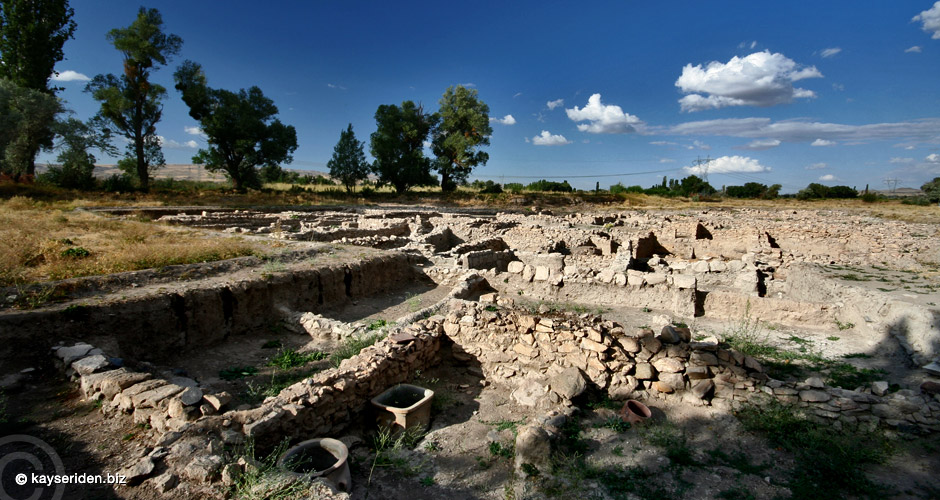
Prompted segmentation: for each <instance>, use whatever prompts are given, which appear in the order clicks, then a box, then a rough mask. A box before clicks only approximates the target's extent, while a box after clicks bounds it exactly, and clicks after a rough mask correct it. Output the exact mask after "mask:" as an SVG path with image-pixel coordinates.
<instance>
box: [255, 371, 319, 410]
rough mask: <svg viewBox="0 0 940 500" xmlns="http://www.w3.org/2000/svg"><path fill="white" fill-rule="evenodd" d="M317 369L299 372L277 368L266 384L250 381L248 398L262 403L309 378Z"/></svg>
mask: <svg viewBox="0 0 940 500" xmlns="http://www.w3.org/2000/svg"><path fill="white" fill-rule="evenodd" d="M317 371H319V370H317V369H312V370H303V371H299V372H298V371H290V372H278V371H277V370H275V371H274V372H272V373H271V379H270V380H269V381H268V382H267V383H265V384H261V383H258V384H255V383H252V382H248V383H247V390H246V391H245V396H246V399H247V400H248V401H250V402H255V403H260V402H261V401H264V400H265V398H269V397H274V396H277V395H278V394H280V393H281V391H283V390H284V389H287V388H288V387H290V386H292V385H294V384H296V383H297V382H300V381H301V380H304V379H307V378H309V377H310V376H311V375H313V374H314V373H316V372H317Z"/></svg>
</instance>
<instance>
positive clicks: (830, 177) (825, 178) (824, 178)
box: [819, 174, 839, 182]
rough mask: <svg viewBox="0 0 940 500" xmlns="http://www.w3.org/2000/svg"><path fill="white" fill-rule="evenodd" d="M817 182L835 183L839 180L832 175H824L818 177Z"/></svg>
mask: <svg viewBox="0 0 940 500" xmlns="http://www.w3.org/2000/svg"><path fill="white" fill-rule="evenodd" d="M819 180H821V181H823V182H830V181H837V180H839V178H838V177H836V176H834V175H832V174H826V175H820V176H819Z"/></svg>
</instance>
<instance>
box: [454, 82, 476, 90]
mask: <svg viewBox="0 0 940 500" xmlns="http://www.w3.org/2000/svg"><path fill="white" fill-rule="evenodd" d="M457 86H458V87H467V88H468V89H472V88H473V87H476V86H477V84H475V83H458V84H457Z"/></svg>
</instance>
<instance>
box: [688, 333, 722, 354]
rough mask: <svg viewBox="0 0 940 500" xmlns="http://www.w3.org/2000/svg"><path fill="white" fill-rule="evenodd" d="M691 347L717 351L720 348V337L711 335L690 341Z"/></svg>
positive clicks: (699, 349)
mask: <svg viewBox="0 0 940 500" xmlns="http://www.w3.org/2000/svg"><path fill="white" fill-rule="evenodd" d="M689 347H691V348H692V349H693V350H698V351H712V352H714V351H717V350H718V337H715V336H711V337H705V338H704V339H702V340H696V341H693V342H690V343H689Z"/></svg>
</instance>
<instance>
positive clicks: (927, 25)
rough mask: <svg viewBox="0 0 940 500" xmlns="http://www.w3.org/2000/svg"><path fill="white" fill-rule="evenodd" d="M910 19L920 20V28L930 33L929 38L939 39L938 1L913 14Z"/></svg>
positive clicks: (939, 9)
mask: <svg viewBox="0 0 940 500" xmlns="http://www.w3.org/2000/svg"><path fill="white" fill-rule="evenodd" d="M911 21H916V22H920V23H921V26H920V29H922V30H924V31H926V32H927V33H930V34H931V35H930V38H933V39H934V40H940V2H937V3H935V4H933V7H931V8H929V9H927V10H925V11H923V12H921V13H920V14H917V15H916V16H914V18H913V19H911Z"/></svg>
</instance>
